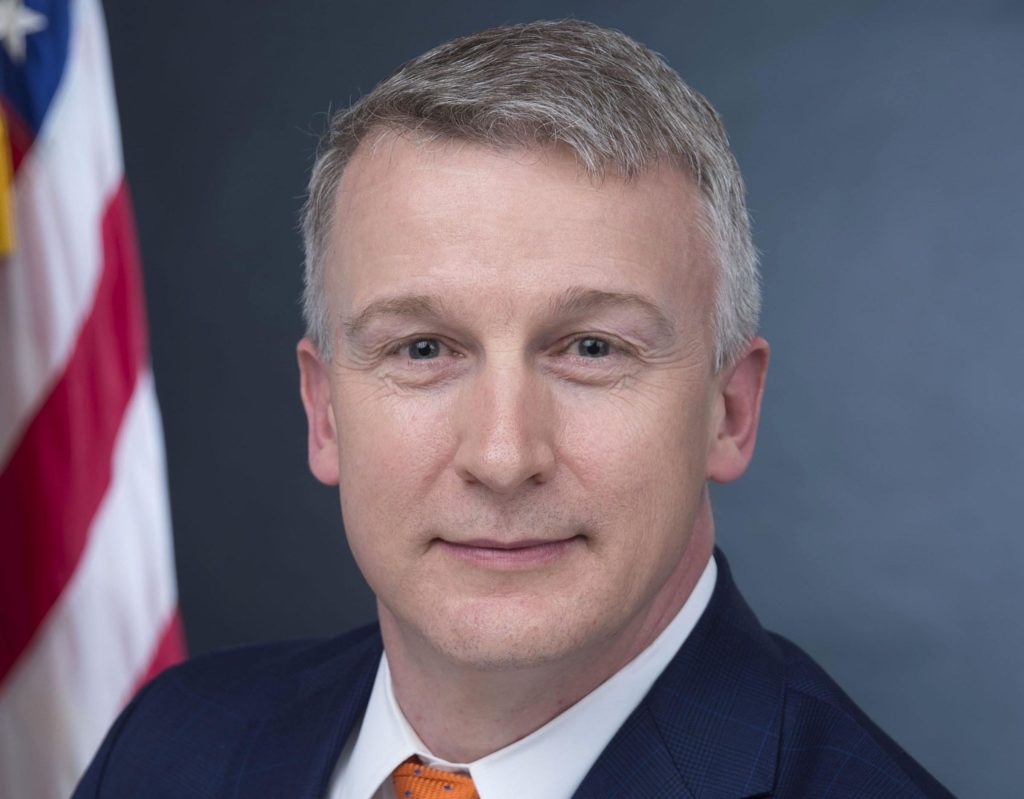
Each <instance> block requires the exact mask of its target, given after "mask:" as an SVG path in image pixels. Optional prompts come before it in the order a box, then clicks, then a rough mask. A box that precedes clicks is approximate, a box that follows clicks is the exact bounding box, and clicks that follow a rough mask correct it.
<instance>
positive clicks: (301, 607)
mask: <svg viewBox="0 0 1024 799" xmlns="http://www.w3.org/2000/svg"><path fill="white" fill-rule="evenodd" d="M105 6H106V10H107V15H108V25H109V28H110V36H111V47H112V51H113V58H114V68H115V77H116V83H117V89H118V95H119V99H120V105H121V117H122V125H123V132H124V138H125V152H126V161H127V170H128V176H129V179H130V181H131V184H132V186H133V189H134V196H135V205H136V212H137V216H138V225H139V232H140V237H141V243H142V249H143V256H144V263H145V269H146V278H147V293H148V300H149V306H150V314H151V327H152V349H153V361H154V364H155V369H156V380H157V388H158V391H159V395H160V400H161V403H162V407H163V414H164V424H165V429H166V435H167V453H168V460H169V469H170V482H171V492H172V493H171V501H172V508H173V514H174V522H175V535H176V540H175V544H176V550H177V558H178V573H179V586H180V590H181V605H182V608H183V613H184V618H185V623H186V626H187V630H188V635H189V641H190V644H191V648H192V651H193V652H202V651H205V650H208V649H211V648H214V647H221V646H225V645H232V644H238V643H241V642H247V641H253V640H257V639H265V638H275V637H291V636H300V635H307V634H311V633H316V634H320V633H330V632H332V631H336V630H341V629H343V628H348V627H351V626H354V625H356V624H358V623H361V622H364V621H366V620H368V619H370V618H371V617H372V614H373V602H372V599H371V597H370V595H369V593H368V591H367V589H366V588H365V586H364V585H363V583H362V580H361V578H360V577H359V575H358V573H357V572H356V570H355V568H354V566H353V564H352V561H351V558H350V556H349V554H348V551H347V549H346V546H345V543H344V539H343V535H342V530H341V525H340V517H339V511H338V507H337V499H336V495H335V493H334V492H333V491H332V490H329V489H326V488H324V487H322V486H320V485H319V484H317V483H315V482H314V480H313V479H312V477H310V476H309V475H308V473H307V470H306V465H305V425H304V420H303V416H302V413H301V409H300V405H299V401H298V394H297V372H296V367H295V363H294V355H293V346H294V343H295V341H296V340H297V339H298V337H299V336H300V334H301V324H300V320H299V311H298V306H297V302H296V298H297V297H298V294H299V290H300V249H299V239H298V236H297V234H296V215H297V211H298V208H299V205H300V201H301V195H302V192H303V187H304V183H305V180H306V175H307V170H308V167H309V165H310V159H311V155H312V151H313V148H314V143H315V137H314V135H313V134H314V131H316V130H319V129H320V128H322V112H323V111H324V110H325V109H327V108H328V106H331V105H333V106H335V107H337V106H339V105H344V104H347V102H348V101H349V100H350V99H351V98H354V97H356V96H358V95H359V94H360V93H361V92H363V91H366V90H368V89H369V88H371V87H372V86H373V85H374V84H375V83H376V82H377V81H378V80H379V79H380V78H382V77H383V76H384V75H385V74H386V73H387V72H389V71H390V70H391V69H392V68H394V67H395V66H397V65H398V64H399V63H400V62H401V61H404V60H405V59H407V58H409V57H412V56H413V55H416V54H417V53H419V52H421V51H422V50H424V49H426V48H427V47H428V46H431V45H433V44H436V43H438V42H440V41H442V40H444V39H447V38H450V37H451V36H453V35H455V34H459V33H464V32H468V31H470V30H473V29H477V28H481V27H484V26H487V25H490V24H494V23H498V22H505V21H523V20H528V19H532V18H538V17H548V18H551V17H558V16H566V15H575V16H580V17H584V18H587V19H591V20H594V21H595V22H598V23H602V24H607V25H612V26H615V27H618V28H621V29H623V30H625V31H626V32H628V33H630V34H632V35H633V36H635V37H637V38H638V39H640V40H641V41H643V42H645V43H647V44H648V45H650V46H651V47H653V48H655V49H657V50H659V51H660V52H662V53H664V54H665V56H666V57H667V58H668V60H669V61H670V62H671V63H672V64H673V66H675V67H676V68H677V69H678V70H679V71H680V72H681V73H682V75H683V76H684V77H685V78H686V79H687V80H689V81H690V82H691V83H693V84H694V85H695V86H696V87H697V88H698V89H700V90H701V91H702V92H704V93H705V94H706V95H707V96H708V97H709V98H710V99H711V101H712V102H713V103H714V104H715V105H716V106H717V107H718V108H719V110H720V111H721V112H722V114H723V115H724V117H725V120H726V122H727V125H728V127H729V130H730V131H731V136H732V140H733V142H734V145H735V149H736V152H737V155H738V157H739V160H740V163H741V165H742V166H743V169H744V171H745V174H746V176H747V179H748V182H749V188H750V206H751V210H752V213H753V217H754V221H755V230H756V238H757V242H758V245H759V247H760V248H761V249H762V251H763V253H764V259H763V262H764V273H765V282H766V305H765V316H764V326H763V329H764V332H765V335H766V336H767V337H768V339H769V340H770V341H771V343H772V345H773V347H774V361H773V364H772V368H771V371H770V374H769V385H768V394H767V398H766V401H765V411H764V421H763V426H762V431H761V438H760V445H759V448H758V453H757V456H756V458H755V462H754V465H753V467H752V468H751V470H750V472H749V473H748V475H747V476H746V477H745V478H744V479H743V480H742V481H740V482H739V483H737V484H734V485H731V486H728V487H725V488H721V489H718V490H716V491H715V505H716V513H717V519H718V526H719V534H720V540H721V542H722V544H723V546H724V548H725V549H726V551H727V552H728V553H729V555H730V558H731V561H732V564H733V567H734V570H735V572H736V573H737V578H738V581H739V583H740V585H741V586H742V587H743V589H744V591H745V593H746V594H747V596H748V599H749V600H750V601H751V603H752V604H753V605H754V607H755V608H756V609H758V610H759V612H760V614H761V617H762V619H763V621H765V623H766V624H767V625H768V626H770V627H772V628H774V629H776V630H778V631H780V632H782V633H784V634H786V635H788V636H790V637H791V638H793V639H795V640H796V641H798V642H799V643H800V644H802V645H803V646H804V647H805V648H806V649H807V650H809V651H810V652H811V654H812V655H814V656H815V657H816V658H818V659H819V660H820V661H821V662H822V663H823V664H824V665H825V666H826V667H827V668H828V669H829V670H830V671H831V672H832V673H833V675H834V676H835V677H836V678H837V679H838V680H839V682H840V683H841V684H843V685H844V686H845V687H846V688H847V690H848V691H849V693H850V694H851V695H852V696H853V697H854V699H855V700H856V701H858V702H859V703H860V704H861V705H862V706H863V707H864V708H865V709H866V710H867V711H868V712H869V714H871V715H872V716H873V717H874V718H875V719H876V720H877V721H878V722H879V723H880V724H881V725H882V726H883V727H885V728H886V729H887V730H889V731H890V732H891V733H892V734H893V736H894V737H896V738H897V739H898V740H899V741H901V742H902V743H903V744H904V746H905V747H906V748H907V749H908V750H909V751H910V752H911V753H912V754H914V755H915V756H916V757H917V758H919V759H920V760H921V761H922V762H923V763H924V765H925V766H926V767H927V768H929V769H930V770H932V771H933V772H934V773H935V774H936V775H937V776H938V777H939V778H940V779H942V780H943V781H944V782H946V783H948V785H949V786H950V788H952V789H953V790H954V791H955V792H956V793H958V794H961V795H963V796H976V797H1003V796H1005V797H1009V796H1014V795H1020V793H1019V792H1020V787H1019V786H1020V783H1021V782H1022V778H1024V769H1022V765H1021V763H1022V756H1021V753H1022V751H1024V645H1022V636H1021V623H1020V620H1019V619H1020V614H1021V610H1022V608H1024V603H1022V600H1024V581H1022V580H1021V579H1020V576H1019V573H1020V571H1021V567H1022V565H1024V541H1022V539H1021V536H1020V528H1021V521H1020V520H1021V518H1022V516H1024V491H1022V489H1021V486H1020V482H1021V476H1022V474H1024V454H1022V453H1024V421H1022V415H1021V404H1022V400H1024V369H1022V366H1024V362H1022V358H1021V355H1020V343H1019V342H1020V338H1021V334H1022V332H1024V325H1022V323H1021V320H1020V309H1021V307H1022V301H1024V272H1022V270H1021V268H1020V267H1021V253H1022V252H1024V218H1022V213H1021V212H1022V202H1021V191H1022V190H1021V186H1022V185H1024V154H1022V142H1024V101H1022V88H1021V87H1022V85H1024V3H1021V2H1015V1H1013V0H1007V1H1006V2H994V1H993V2H972V3H969V2H962V3H952V2H937V1H935V0H930V1H929V2H925V1H924V0H921V1H920V2H889V3H881V2H865V0H857V1H856V2H853V1H852V0H851V1H848V2H821V0H816V1H815V2H802V1H801V0H785V2H781V1H779V0H776V2H772V3H767V2H736V1H734V0H728V1H726V2H723V1H722V0H693V1H692V2H654V1H653V0H651V1H650V2H633V3H632V4H631V5H630V7H629V8H628V9H627V8H626V7H625V4H621V3H615V2H610V1H608V2H600V1H599V0H578V1H577V2H576V3H574V4H571V5H568V4H560V3H558V2H541V1H540V0H535V1H533V2H527V0H522V1H521V2H504V3H488V4H486V6H484V5H483V4H480V3H478V2H470V1H469V0H466V1H465V2H449V3H437V2H431V3H422V2H412V1H411V0H409V1H406V2H395V1H393V2H381V3H377V4H376V5H375V6H374V7H373V9H372V10H370V9H369V8H368V6H367V5H362V4H361V5H359V6H358V7H356V6H349V5H348V4H345V3H338V2H335V3H328V2H303V3H277V2H274V3H271V2H264V3H260V2H241V0H231V1H230V2H228V1H226V0H225V1H223V2H219V3H208V4H202V5H201V6H196V5H194V4H178V3H137V2H132V1H130V0H108V2H106V3H105Z"/></svg>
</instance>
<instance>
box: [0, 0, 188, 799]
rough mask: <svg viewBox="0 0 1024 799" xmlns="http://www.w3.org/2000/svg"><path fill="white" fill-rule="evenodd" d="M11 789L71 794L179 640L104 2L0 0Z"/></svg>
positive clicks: (2, 788)
mask: <svg viewBox="0 0 1024 799" xmlns="http://www.w3.org/2000/svg"><path fill="white" fill-rule="evenodd" d="M0 103H2V124H0V796H3V797H11V798H12V799H16V798H17V797H33V799H35V798H36V797H40V798H42V799H45V798H46V797H51V796H52V797H66V796H67V795H68V794H69V793H70V792H71V789H72V788H73V786H74V784H75V783H76V781H77V780H78V777H79V776H80V774H81V773H82V771H83V770H84V769H85V767H86V765H87V764H88V762H89V760H90V759H91V757H92V755H93V753H94V752H95V750H96V748H97V747H98V746H99V743H100V741H101V739H102V737H103V734H104V733H105V732H106V729H107V728H108V727H109V725H110V724H111V722H112V721H113V719H114V717H115V716H116V714H117V712H118V711H119V710H120V709H121V707H122V706H123V705H124V703H125V702H126V701H127V700H128V699H129V698H130V697H131V695H132V694H133V692H134V691H135V689H136V688H137V687H138V686H139V684H140V683H141V682H143V681H145V680H146V679H147V678H148V677H149V676H152V675H153V674H154V673H155V672H157V671H159V670H160V669H161V668H162V667H164V666H166V665H168V664H170V663H172V662H174V661H175V660H178V659H180V658H181V657H182V655H183V646H182V638H181V630H180V625H179V622H178V612H177V591H176V587H175V582H174V563H173V550H172V545H171V526H170V513H169V509H168V504H167V494H166V478H165V467H164V451H163V440H162V433H161V425H160V416H159V410H158V408H157V402H156V394H155V392H154V388H153V378H152V374H151V372H150V367H149V358H148V345H147V335H146V320H145V309H144V304H143V297H142V291H141V285H140V279H141V275H140V268H139V262H138V253H137V249H136V244H135V234H134V228H133V223H132V217H131V209H130V205H129V199H128V192H127V189H126V186H125V181H124V165H123V162H122V155H121V142H120V133H119V130H118V122H117V108H116V104H115V99H114V91H113V86H112V82H111V73H110V61H109V55H108V50H107V40H106V30H105V27H104V22H103V15H102V10H101V7H100V4H99V0H0Z"/></svg>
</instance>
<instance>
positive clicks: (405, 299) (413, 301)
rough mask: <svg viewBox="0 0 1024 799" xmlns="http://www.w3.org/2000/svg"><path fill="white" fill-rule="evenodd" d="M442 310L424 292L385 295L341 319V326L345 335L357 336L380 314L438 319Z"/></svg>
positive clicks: (438, 303) (436, 302) (433, 299)
mask: <svg viewBox="0 0 1024 799" xmlns="http://www.w3.org/2000/svg"><path fill="white" fill-rule="evenodd" d="M443 310H444V309H443V307H442V305H441V303H440V302H439V301H438V300H436V299H435V298H433V297H429V296H427V295H425V294H410V295H403V296H400V297H385V298H384V299H380V300H376V301H374V302H371V303H370V304H369V305H367V306H366V307H365V308H363V310H361V311H360V312H359V313H358V314H356V315H355V316H352V317H349V318H347V319H343V320H342V322H341V326H342V330H344V331H345V336H346V337H348V338H357V337H358V336H359V335H360V334H361V333H362V332H363V331H364V330H366V328H367V327H369V326H370V324H371V323H372V322H373V321H374V320H375V319H377V318H379V317H382V316H398V317H418V318H427V319H438V318H440V317H442V316H443V315H444V314H443Z"/></svg>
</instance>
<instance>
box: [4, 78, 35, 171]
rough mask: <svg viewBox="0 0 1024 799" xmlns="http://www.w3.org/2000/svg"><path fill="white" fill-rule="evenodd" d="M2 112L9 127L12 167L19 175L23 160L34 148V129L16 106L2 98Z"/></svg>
mask: <svg viewBox="0 0 1024 799" xmlns="http://www.w3.org/2000/svg"><path fill="white" fill-rule="evenodd" d="M0 111H2V113H3V115H4V122H5V123H6V125H7V139H8V141H9V142H10V145H11V167H12V168H13V169H14V172H15V173H17V171H18V167H20V166H21V161H22V159H23V158H24V157H25V156H26V155H27V154H28V151H29V148H30V147H31V146H32V142H33V140H34V138H35V137H34V136H33V135H32V129H31V128H30V127H29V126H28V125H27V124H26V122H25V120H23V119H22V118H21V115H20V114H19V113H18V112H17V111H15V110H14V106H12V105H11V104H10V103H8V102H7V101H6V100H5V99H4V98H2V97H0Z"/></svg>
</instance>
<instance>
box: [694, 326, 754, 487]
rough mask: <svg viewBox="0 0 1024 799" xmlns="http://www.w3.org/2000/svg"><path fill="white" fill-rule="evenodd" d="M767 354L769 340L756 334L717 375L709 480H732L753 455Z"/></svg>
mask: <svg viewBox="0 0 1024 799" xmlns="http://www.w3.org/2000/svg"><path fill="white" fill-rule="evenodd" d="M769 355H770V350H769V347H768V342H767V341H765V340H764V339H763V338H761V337H760V336H755V337H754V338H752V339H751V340H750V343H749V344H747V348H746V350H744V352H743V355H742V357H740V359H739V360H738V361H736V363H735V364H733V365H732V366H731V367H729V368H728V369H727V370H725V371H723V373H722V374H721V375H719V378H718V383H717V388H716V389H715V391H716V396H715V398H714V407H713V410H712V425H713V426H712V430H711V434H712V438H711V448H710V451H709V453H708V465H707V478H708V479H709V480H714V481H715V482H718V483H728V482H730V481H731V480H735V479H736V478H737V477H739V476H740V475H741V474H743V472H745V471H746V470H747V466H748V465H749V464H750V459H751V458H752V457H753V456H754V443H755V441H756V439H757V423H758V420H759V419H760V416H761V396H762V395H763V394H764V380H765V375H766V374H767V373H768V360H769Z"/></svg>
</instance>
